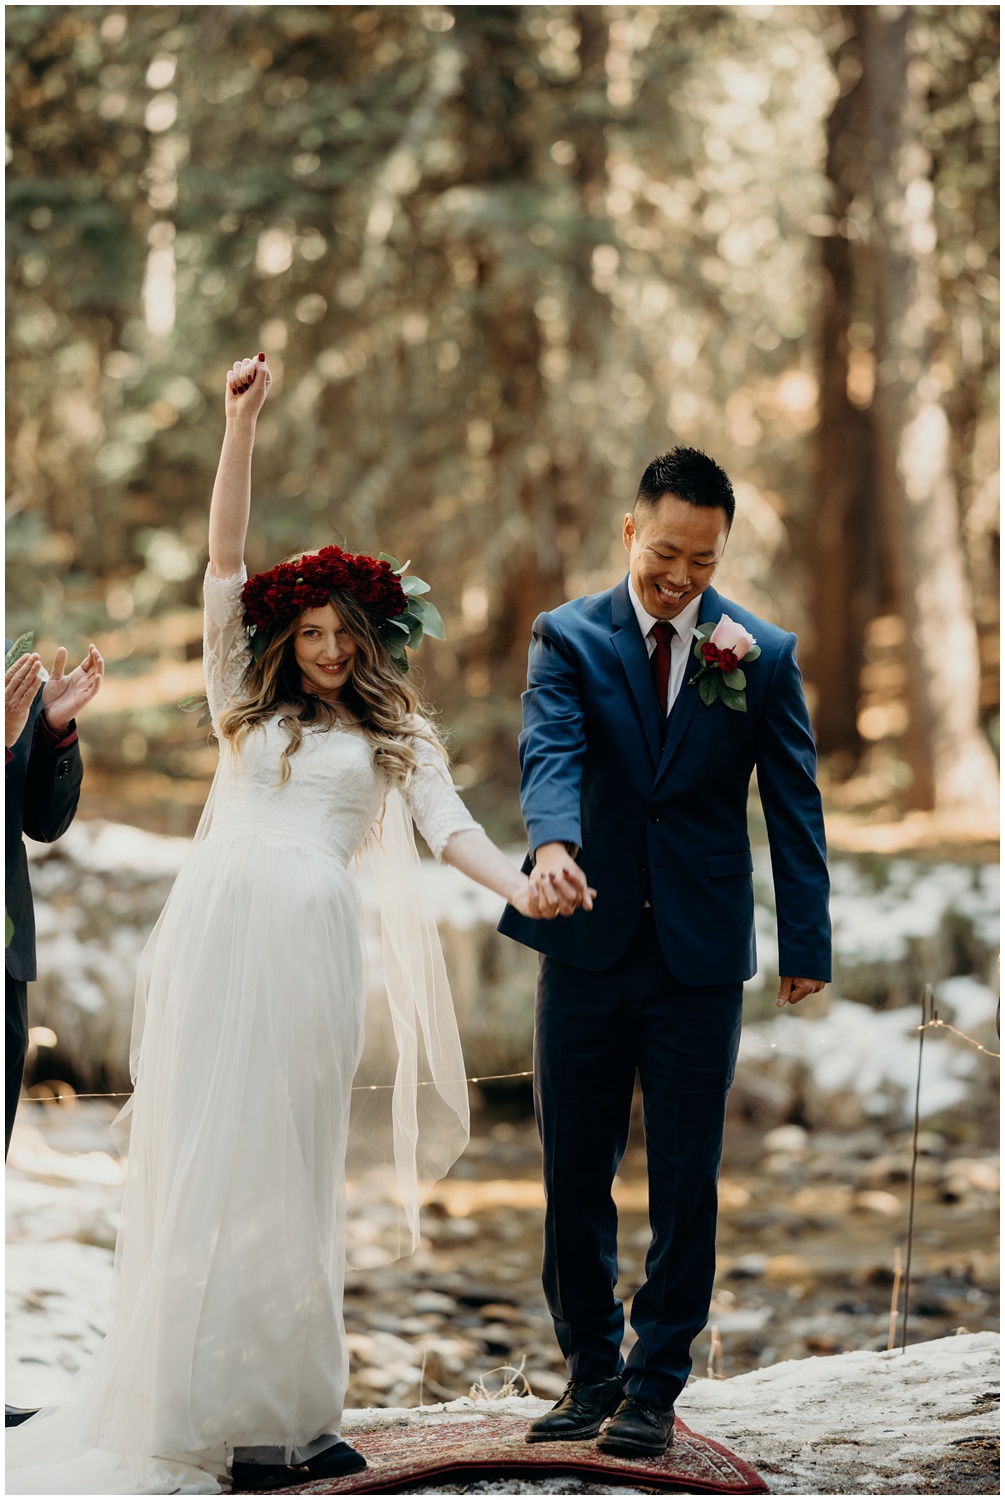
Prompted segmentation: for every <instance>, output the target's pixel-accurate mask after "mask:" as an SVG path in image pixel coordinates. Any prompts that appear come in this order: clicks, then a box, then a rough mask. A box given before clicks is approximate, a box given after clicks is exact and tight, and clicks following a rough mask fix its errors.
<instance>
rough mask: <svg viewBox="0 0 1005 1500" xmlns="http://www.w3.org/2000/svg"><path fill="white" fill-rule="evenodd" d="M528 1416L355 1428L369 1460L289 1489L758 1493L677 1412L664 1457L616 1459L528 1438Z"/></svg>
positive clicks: (726, 1455)
mask: <svg viewBox="0 0 1005 1500" xmlns="http://www.w3.org/2000/svg"><path fill="white" fill-rule="evenodd" d="M526 1431H527V1418H526V1417H492V1418H488V1417H478V1416H475V1417H467V1418H462V1419H460V1420H453V1421H451V1420H445V1421H442V1422H430V1423H429V1425H428V1426H427V1425H423V1426H422V1427H418V1426H409V1427H407V1428H402V1427H398V1428H394V1427H374V1428H372V1429H370V1430H369V1431H368V1430H367V1429H366V1428H354V1429H353V1431H352V1433H351V1434H350V1440H351V1442H352V1445H353V1447H354V1448H358V1449H359V1451H360V1452H361V1453H362V1454H363V1455H364V1457H365V1458H366V1461H367V1464H368V1465H369V1467H368V1468H367V1469H365V1470H364V1471H363V1472H361V1473H359V1474H353V1475H350V1476H349V1478H347V1479H323V1480H317V1481H316V1482H315V1483H313V1484H305V1485H300V1486H298V1487H297V1488H296V1489H289V1490H284V1491H283V1492H282V1493H283V1494H286V1495H403V1494H404V1495H407V1494H412V1493H414V1487H415V1486H416V1485H417V1484H427V1483H429V1482H431V1481H434V1480H445V1479H448V1478H449V1480H450V1482H451V1483H468V1482H470V1481H471V1480H475V1479H524V1480H532V1479H538V1478H540V1479H544V1478H546V1477H551V1476H554V1475H559V1474H562V1475H574V1476H575V1477H576V1478H577V1479H581V1480H585V1481H587V1482H591V1481H592V1482H593V1483H595V1484H608V1483H610V1482H611V1481H614V1482H615V1483H621V1484H631V1485H634V1486H637V1487H638V1488H639V1489H644V1490H648V1491H651V1492H653V1493H655V1494H665V1493H668V1492H669V1493H670V1494H678V1495H679V1494H709V1495H763V1494H766V1493H767V1492H768V1486H767V1485H766V1484H765V1482H764V1480H763V1479H762V1478H761V1476H760V1475H759V1474H758V1473H757V1472H756V1471H755V1470H754V1469H752V1468H751V1467H750V1465H749V1464H748V1463H744V1461H743V1459H742V1458H737V1456H736V1454H735V1453H730V1451H729V1449H728V1448H724V1447H723V1446H722V1444H721V1443H713V1442H712V1441H711V1439H710V1438H704V1437H701V1436H700V1435H699V1434H698V1433H696V1432H692V1431H691V1429H690V1428H689V1427H685V1425H684V1423H683V1422H682V1421H681V1420H680V1418H679V1417H678V1418H677V1425H676V1427H675V1429H674V1441H673V1445H672V1446H671V1448H670V1451H669V1452H668V1453H666V1454H664V1456H663V1457H662V1458H646V1459H643V1458H634V1459H632V1458H621V1459H619V1458H616V1457H615V1456H614V1455H613V1454H605V1453H602V1452H601V1450H600V1449H599V1448H598V1447H597V1446H596V1444H595V1443H592V1442H585V1443H533V1444H531V1443H525V1442H524V1433H525V1432H526Z"/></svg>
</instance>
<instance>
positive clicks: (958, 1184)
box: [942, 1156, 1001, 1203]
mask: <svg viewBox="0 0 1005 1500" xmlns="http://www.w3.org/2000/svg"><path fill="white" fill-rule="evenodd" d="M1000 1187H1001V1170H1000V1168H999V1165H998V1161H997V1158H995V1157H993V1156H985V1157H980V1156H978V1157H967V1156H959V1157H957V1158H956V1160H955V1161H952V1162H948V1163H947V1164H946V1167H945V1172H944V1175H943V1178H942V1196H943V1199H944V1200H945V1201H946V1202H947V1203H951V1202H953V1201H954V1199H956V1198H963V1197H965V1196H966V1195H967V1193H969V1192H978V1193H991V1194H993V1195H995V1196H997V1194H998V1192H999V1189H1000Z"/></svg>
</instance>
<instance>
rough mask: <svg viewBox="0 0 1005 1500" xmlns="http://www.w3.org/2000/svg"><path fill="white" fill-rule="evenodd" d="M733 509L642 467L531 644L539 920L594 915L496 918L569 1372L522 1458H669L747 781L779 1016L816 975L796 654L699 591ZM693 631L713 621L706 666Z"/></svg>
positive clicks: (821, 948) (527, 808)
mask: <svg viewBox="0 0 1005 1500" xmlns="http://www.w3.org/2000/svg"><path fill="white" fill-rule="evenodd" d="M733 511H734V499H733V490H732V486H731V485H730V482H729V480H728V478H727V477H726V475H725V474H724V472H723V471H722V469H720V468H719V466H718V465H717V464H716V463H714V462H713V461H712V460H711V459H710V458H708V457H707V456H706V455H705V454H703V453H700V452H698V451H696V450H695V449H691V448H675V449H674V450H673V451H672V452H671V453H668V454H666V455H664V456H663V457H662V458H657V459H654V460H653V462H652V463H651V464H650V465H649V467H648V468H647V469H646V471H645V473H644V474H643V476H642V481H641V484H640V486H639V491H638V496H637V498H636V501H635V506H634V510H633V512H632V513H631V514H630V515H627V516H626V517H625V520H624V543H625V547H626V549H627V551H628V555H629V573H628V577H627V578H625V579H623V580H622V581H621V583H619V584H618V585H617V586H616V587H615V588H613V589H609V590H608V591H607V592H606V593H602V594H594V595H591V596H589V597H588V598H585V599H574V600H572V601H571V602H570V603H568V604H563V605H562V606H561V607H560V608H558V609H556V610H554V611H551V612H549V613H546V614H542V615H540V616H539V617H538V619H537V620H536V621H535V624H534V632H533V639H532V641H531V647H530V663H529V668H528V677H527V691H526V692H525V694H524V695H523V725H524V727H523V733H522V734H521V736H520V763H521V770H522V781H521V803H522V807H523V815H524V821H525V823H526V825H527V831H528V835H529V839H530V848H531V851H532V853H531V863H532V864H533V875H532V878H533V881H534V884H535V887H536V889H537V892H538V899H539V900H540V901H541V903H542V908H543V909H545V910H549V911H552V912H553V911H555V910H558V911H561V912H563V913H566V914H567V913H569V912H571V911H573V909H574V908H575V907H577V906H580V905H581V902H582V899H583V896H584V894H585V892H586V890H587V889H588V886H587V882H589V887H592V888H594V889H595V890H596V892H597V895H596V909H595V910H594V911H593V912H592V913H588V912H587V911H586V910H583V909H579V910H575V911H574V914H573V915H572V916H571V918H570V920H569V921H567V922H562V923H552V922H546V921H534V920H530V919H528V918H525V917H522V916H520V915H519V913H517V912H516V911H514V910H513V908H511V907H508V908H507V910H506V912H505V913H504V916H503V919H502V922H501V923H500V930H501V931H502V932H504V933H506V934H507V935H508V936H510V937H512V938H515V939H516V940H517V941H518V942H521V943H525V944H526V945H527V946H528V947H531V948H535V949H537V951H538V952H539V954H540V955H541V956H540V960H539V965H540V967H539V977H538V991H537V1010H536V1026H535V1056H534V1088H535V1105H536V1112H537V1121H538V1128H539V1130H540V1133H541V1140H542V1145H543V1151H544V1177H545V1190H546V1196H547V1208H546V1214H545V1251H544V1289H545V1293H546V1295H547V1298H548V1305H549V1308H550V1310H551V1314H552V1318H553V1319H554V1324H555V1331H556V1334H557V1336H558V1341H559V1344H560V1345H561V1348H562V1352H563V1353H564V1355H565V1358H566V1363H567V1365H568V1369H569V1374H570V1377H571V1379H570V1381H569V1384H568V1385H567V1387H566V1390H565V1394H564V1395H563V1396H562V1398H561V1400H560V1401H559V1402H558V1404H557V1405H556V1406H555V1407H554V1408H553V1410H552V1411H550V1412H548V1413H547V1414H546V1415H545V1416H543V1417H540V1418H538V1419H537V1421H535V1422H533V1423H532V1424H531V1427H530V1430H529V1432H528V1434H527V1440H528V1442H547V1441H551V1440H569V1439H574V1438H589V1437H593V1436H595V1435H596V1434H597V1433H598V1432H600V1429H601V1427H602V1426H603V1424H604V1422H605V1421H606V1420H607V1419H608V1418H610V1420H609V1421H608V1422H607V1426H606V1427H605V1428H604V1431H603V1433H602V1435H601V1437H600V1440H599V1446H600V1447H602V1448H604V1449H605V1450H607V1451H609V1452H617V1453H629V1454H659V1453H663V1452H665V1450H666V1448H667V1446H668V1444H669V1443H670V1442H671V1441H672V1433H673V1420H674V1415H673V1406H674V1401H675V1400H676V1398H677V1396H678V1395H679V1394H680V1392H681V1390H682V1389H683V1387H684V1385H685V1382H686V1381H687V1378H688V1374H689V1372H690V1369H691V1358H690V1353H689V1350H690V1345H691V1341H692V1340H693V1339H694V1337H695V1336H696V1334H698V1333H699V1332H700V1331H701V1329H702V1328H703V1327H704V1326H705V1323H706V1321H707V1318H708V1310H709V1304H710V1301H711V1296H712V1284H713V1280H714V1276H715V1226H716V1186H717V1179H718V1172H719V1162H720V1158H721V1154H722V1135H723V1124H724V1117H725V1108H726V1096H727V1094H728V1092H729V1087H730V1084H731V1082H732V1079H733V1070H734V1067H735V1063H736V1053H737V1047H738V1044H739V1039H740V1009H741V1001H742V997H743V982H744V980H745V979H749V978H750V977H751V975H753V973H754V971H755V969H756V960H755V956H754V897H753V889H752V884H751V873H752V870H753V862H752V858H751V851H750V841H749V835H748V831H747V794H748V786H749V783H750V778H751V774H752V773H753V772H754V771H755V770H756V772H757V785H758V790H759V792H760V798H761V805H762V807H763V809H764V816H765V821H766V824H767V831H768V841H769V844H770V848H771V864H772V871H773V876H774V886H775V900H776V907H777V920H778V944H779V968H780V971H781V974H782V976H783V977H782V978H781V980H780V985H779V992H778V1004H779V1005H784V1004H789V1005H795V1004H797V1003H798V1002H799V1001H800V1000H802V999H803V998H804V997H805V996H806V995H809V994H812V993H813V992H814V991H815V990H819V989H821V988H822V987H823V985H824V983H825V982H826V981H827V979H829V977H830V923H829V919H828V912H827V892H828V880H827V866H826V851H825V845H824V825H823V815H822V810H821V805H820V795H819V792H818V790H817V786H816V782H815V779H814V778H815V768H816V756H815V752H814V744H813V734H812V730H811V728H810V720H809V714H808V712H807V708H806V701H805V698H804V696H803V688H802V680H801V678H800V674H799V668H798V667H797V665H796V657H795V646H796V641H795V637H794V636H792V635H790V634H788V633H787V632H786V631H784V630H780V629H779V628H778V627H777V626H775V625H769V624H768V623H766V622H765V621H763V620H759V619H757V618H756V617H755V616H754V615H752V614H750V613H749V611H747V610H745V609H742V608H741V607H740V606H739V605H737V604H733V603H732V602H731V601H729V600H728V599H723V598H720V596H719V595H718V594H717V593H716V592H715V590H714V589H713V588H712V587H711V583H712V579H713V577H714V576H715V571H716V568H717V567H718V565H719V562H720V560H721V558H722V554H723V549H724V547H725V545H726V539H727V537H728V535H729V529H730V525H731V523H732V520H733ZM724 615H725V616H728V621H727V622H726V623H725V624H724V625H723V626H722V628H721V629H720V630H717V631H716V639H715V642H712V643H711V644H709V643H708V642H707V637H708V636H709V635H710V634H711V631H712V628H713V627H714V626H715V625H716V624H717V623H718V622H719V621H720V619H721V617H722V616H724ZM696 627H698V628H700V627H706V628H705V629H704V630H702V631H701V636H702V638H704V639H705V641H706V646H705V653H704V655H703V656H702V657H701V658H700V659H696V658H695V656H694V654H693V652H694V646H695V639H696V638H695V636H694V634H693V633H692V632H693V631H694V629H695V628H696ZM751 638H753V641H752V640H751ZM753 642H756V648H759V649H755V647H754V644H753ZM730 648H731V649H730ZM744 652H747V653H748V655H749V659H748V660H747V661H746V665H745V666H744V664H743V662H742V661H741V660H740V658H741V657H742V656H743V654H744ZM699 673H700V674H701V679H702V680H701V681H700V682H698V681H696V680H695V679H696V677H697V676H698V674H699ZM726 678H728V682H727V681H726V680H725V679H726ZM717 679H718V680H717ZM743 679H745V682H744V681H743ZM529 867H530V866H529V864H528V868H529ZM636 1072H638V1075H639V1078H640V1081H641V1086H642V1098H643V1106H644V1121H645V1136H646V1155H647V1161H648V1171H649V1217H650V1223H651V1227H652V1240H651V1242H650V1246H649V1252H648V1255H647V1256H646V1281H645V1284H644V1285H643V1286H642V1287H641V1288H640V1290H639V1291H638V1292H637V1293H636V1295H635V1298H634V1300H633V1302H632V1310H631V1322H632V1327H633V1329H634V1331H635V1334H636V1341H635V1344H634V1346H633V1347H632V1350H631V1352H630V1354H629V1355H628V1359H627V1363H626V1362H625V1361H623V1359H622V1355H621V1341H622V1337H623V1333H624V1314H623V1311H622V1307H621V1303H620V1302H619V1301H618V1299H617V1298H616V1297H615V1294H614V1287H615V1283H616V1282H617V1279H618V1250H617V1210H616V1208H615V1205H614V1202H613V1200H612V1197H611V1185H612V1182H613V1179H614V1174H615V1172H616V1171H617V1169H618V1165H619V1163H620V1161H621V1158H622V1156H623V1154H624V1151H625V1147H626V1144H627V1141H628V1127H629V1121H630V1116H631V1104H632V1092H633V1088H634V1083H635V1075H636Z"/></svg>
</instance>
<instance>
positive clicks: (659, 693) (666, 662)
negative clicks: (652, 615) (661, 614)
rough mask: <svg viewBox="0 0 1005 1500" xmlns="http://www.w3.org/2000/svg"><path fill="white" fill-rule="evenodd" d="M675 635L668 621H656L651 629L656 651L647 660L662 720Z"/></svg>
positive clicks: (665, 706) (665, 707)
mask: <svg viewBox="0 0 1005 1500" xmlns="http://www.w3.org/2000/svg"><path fill="white" fill-rule="evenodd" d="M676 634H677V632H676V630H675V629H674V627H673V626H672V625H671V624H670V622H669V621H668V620H657V622H656V624H655V625H654V626H653V629H652V636H653V640H654V641H655V642H656V650H655V651H654V652H653V654H652V656H651V657H650V658H649V665H650V666H651V667H652V669H653V686H654V687H655V689H656V698H657V701H658V702H659V706H660V712H661V713H662V714H663V717H664V718H666V711H667V692H668V691H669V686H670V643H671V642H672V640H673V638H674V636H675V635H676Z"/></svg>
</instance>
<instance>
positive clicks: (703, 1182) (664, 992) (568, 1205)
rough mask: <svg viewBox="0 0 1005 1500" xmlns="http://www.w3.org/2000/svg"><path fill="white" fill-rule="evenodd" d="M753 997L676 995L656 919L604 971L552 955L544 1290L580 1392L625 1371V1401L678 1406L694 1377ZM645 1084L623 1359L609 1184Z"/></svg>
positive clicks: (687, 989) (543, 1032)
mask: <svg viewBox="0 0 1005 1500" xmlns="http://www.w3.org/2000/svg"><path fill="white" fill-rule="evenodd" d="M742 1000H743V986H742V984H728V985H709V986H697V987H691V986H687V985H683V984H679V983H678V982H677V980H675V979H674V977H673V975H672V974H671V972H670V970H669V969H668V967H667V965H666V961H665V960H664V958H663V954H662V952H661V950H660V946H659V942H658V939H657V937H656V929H655V924H654V921H653V916H652V912H651V911H650V910H649V909H648V908H647V909H646V910H645V911H644V912H643V914H642V920H641V922H640V925H639V929H638V932H637V933H636V935H635V937H634V939H633V941H632V942H631V944H630V945H629V948H628V951H627V953H625V955H624V956H623V957H622V958H621V959H619V960H618V962H617V963H616V964H614V965H612V966H611V968H609V969H604V970H602V971H600V972H599V973H596V972H591V971H589V970H586V969H579V968H576V967H575V966H574V965H572V964H565V963H559V962H557V961H556V960H554V959H551V958H547V957H544V956H542V958H541V961H540V969H539V974H538V988H537V1008H536V1018H535V1038H534V1070H535V1071H534V1099H535V1109H536V1114H537V1123H538V1130H539V1132H540V1135H541V1144H542V1146H543V1148H544V1182H545V1193H546V1198H547V1207H546V1210H545V1246H544V1273H543V1281H544V1291H545V1296H546V1297H547V1300H548V1307H549V1309H550V1311H551V1315H552V1319H553V1320H554V1324H555V1332H556V1334H557V1336H558V1342H559V1345H560V1346H561V1349H562V1352H563V1354H564V1355H565V1358H566V1363H567V1365H568V1368H569V1374H570V1376H571V1377H572V1379H574V1380H588V1381H597V1380H605V1379H607V1378H608V1377H610V1376H611V1375H616V1374H621V1373H622V1372H623V1381H624V1386H625V1391H626V1393H627V1394H629V1395H635V1396H641V1397H643V1398H644V1399H645V1400H647V1401H654V1402H656V1403H657V1405H659V1406H661V1407H663V1408H667V1407H669V1406H671V1405H672V1404H673V1402H674V1401H675V1400H676V1399H677V1397H678V1395H679V1394H680V1392H681V1391H682V1390H683V1388H684V1385H685V1383H686V1381H687V1378H688V1375H689V1374H690V1372H691V1354H690V1348H691V1341H692V1340H693V1339H694V1338H695V1336H696V1335H697V1334H698V1333H700V1332H701V1330H702V1328H704V1326H705V1323H706V1322H707V1320H708V1310H709V1305H710V1303H711V1300H712V1284H713V1281H714V1278H715V1227H716V1211H717V1184H718V1178H719V1164H720V1161H721V1159H722V1135H723V1127H724V1124H725V1115H726V1096H727V1094H728V1093H729V1088H730V1085H731V1083H732V1081H733V1071H734V1068H735V1066H736V1054H737V1049H738V1047H739V1042H740V1014H741V1006H742ZM636 1072H638V1075H639V1080H640V1083H641V1086H642V1098H643V1105H644V1122H645V1136H646V1159H647V1165H648V1171H649V1221H650V1225H651V1228H652V1240H651V1242H650V1245H649V1251H648V1254H647V1256H646V1280H645V1284H644V1285H643V1286H642V1287H640V1289H639V1290H638V1292H637V1293H636V1294H635V1297H634V1299H633V1302H632V1312H631V1323H632V1328H633V1329H634V1331H635V1334H636V1342H635V1345H634V1347H633V1348H632V1350H631V1352H630V1354H629V1356H628V1361H627V1364H625V1362H624V1361H623V1359H622V1356H621V1342H622V1338H623V1337H624V1311H623V1309H622V1306H621V1303H620V1301H619V1300H618V1299H617V1297H616V1296H615V1293H614V1288H615V1284H616V1282H617V1279H618V1214H617V1209H616V1207H615V1205H614V1200H613V1198H612V1196H611V1186H612V1184H613V1181H614V1175H615V1173H616V1172H617V1169H618V1166H619V1165H620V1162H621V1158H622V1157H623V1156H624V1153H625V1148H626V1146H627V1144H628V1130H629V1124H630V1120H631V1108H632V1093H633V1091H634V1086H635V1075H636Z"/></svg>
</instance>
